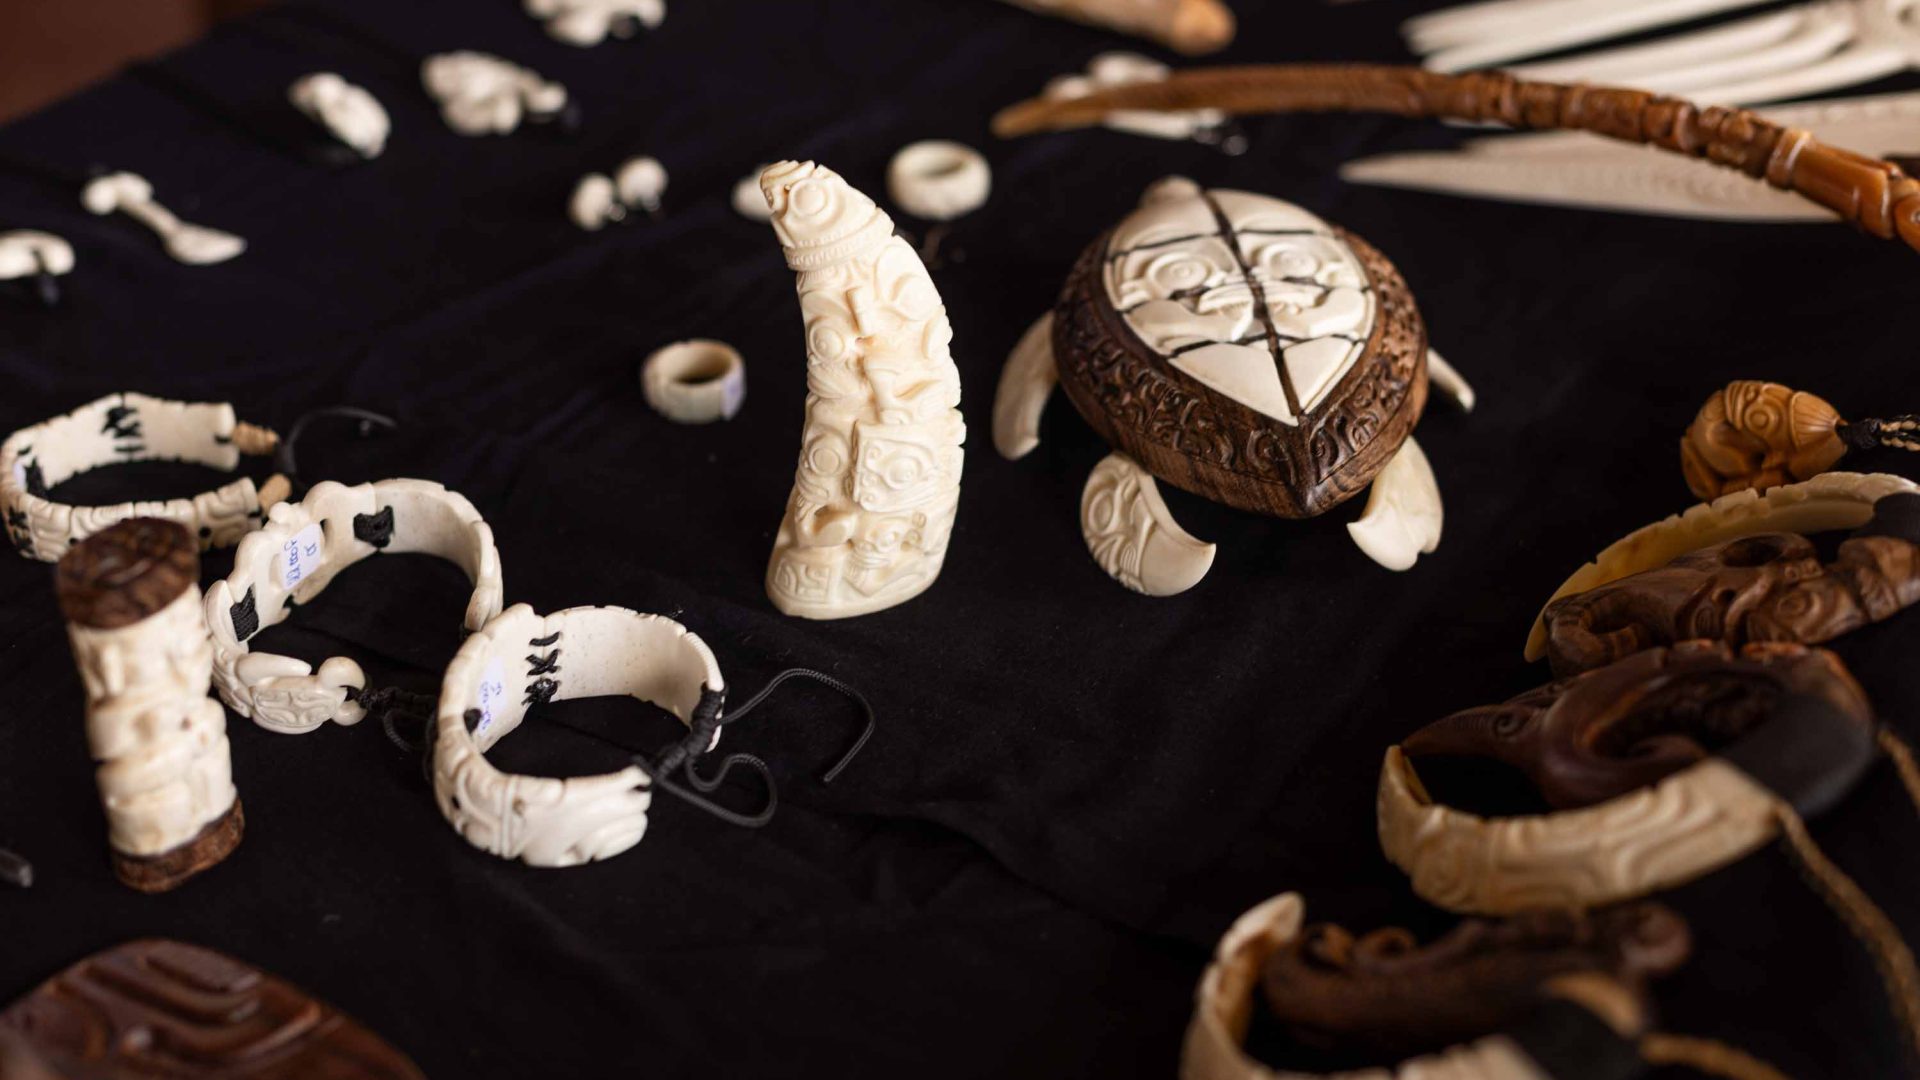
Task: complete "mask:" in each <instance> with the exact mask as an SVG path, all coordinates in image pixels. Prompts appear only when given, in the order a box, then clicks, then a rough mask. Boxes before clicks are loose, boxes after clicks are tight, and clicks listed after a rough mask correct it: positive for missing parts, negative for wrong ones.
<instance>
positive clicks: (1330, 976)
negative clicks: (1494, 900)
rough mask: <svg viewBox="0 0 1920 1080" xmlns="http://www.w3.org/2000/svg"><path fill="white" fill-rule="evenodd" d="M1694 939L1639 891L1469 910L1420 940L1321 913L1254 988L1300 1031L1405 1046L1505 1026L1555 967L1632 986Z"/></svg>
mask: <svg viewBox="0 0 1920 1080" xmlns="http://www.w3.org/2000/svg"><path fill="white" fill-rule="evenodd" d="M1691 947H1692V939H1691V935H1690V934H1689V933H1688V930H1687V924H1686V921H1685V920H1684V919H1682V918H1681V917H1680V916H1679V914H1677V913H1676V912H1674V911H1673V910H1672V909H1671V908H1668V907H1666V906H1665V905H1662V904H1655V903H1644V902H1643V903H1633V904H1624V905H1621V906H1619V907H1613V908H1602V909H1600V910H1597V911H1593V912H1583V911H1577V910H1560V911H1535V912H1525V913H1522V914H1519V915H1514V916H1511V917H1508V918H1504V919H1497V920H1495V919H1467V920H1465V921H1463V922H1461V923H1459V924H1458V925H1457V926H1455V927H1454V928H1453V929H1452V930H1450V931H1448V932H1447V933H1446V934H1444V935H1443V936H1441V937H1440V938H1438V939H1437V940H1435V941H1433V942H1431V943H1430V944H1427V945H1424V946H1423V945H1420V944H1419V943H1418V942H1417V941H1416V940H1415V938H1414V936H1413V934H1412V933H1411V932H1410V931H1407V930H1404V929H1401V928H1399V927H1387V928H1384V929H1380V930H1375V931H1373V932H1372V933H1369V934H1366V935H1364V936H1361V937H1358V938H1356V937H1355V936H1354V935H1353V934H1351V933H1349V932H1348V931H1347V930H1345V929H1344V928H1342V927H1340V926H1337V925H1334V924H1331V923H1320V924H1317V925H1313V926H1308V927H1307V928H1306V929H1305V931H1304V932H1303V933H1302V934H1301V935H1300V936H1299V937H1297V938H1295V939H1293V940H1292V941H1290V942H1288V943H1287V944H1286V945H1284V946H1283V947H1281V948H1280V949H1278V950H1276V951H1275V952H1274V953H1273V954H1272V955H1271V956H1269V957H1268V958H1267V961H1266V965H1265V967H1264V968H1263V970H1262V973H1261V987H1262V989H1263V990H1264V991H1265V995H1266V1000H1267V1008H1268V1009H1269V1010H1271V1012H1272V1013H1273V1015H1274V1016H1275V1017H1277V1018H1278V1019H1279V1020H1280V1021H1281V1022H1282V1023H1283V1024H1285V1025H1286V1026H1287V1028H1288V1030H1289V1031H1290V1032H1291V1033H1292V1034H1293V1036H1294V1037H1295V1038H1297V1039H1299V1040H1300V1041H1301V1042H1304V1043H1307V1044H1309V1045H1313V1046H1320V1047H1324V1048H1338V1049H1365V1050H1366V1051H1368V1053H1369V1054H1372V1055H1386V1056H1401V1055H1407V1054H1416V1053H1423V1052H1427V1051H1431V1050H1436V1049H1439V1048H1440V1047H1443V1046H1447V1045H1449V1044H1454V1043H1464V1042H1467V1041H1469V1040H1471V1039H1476V1038H1480V1037H1481V1036H1484V1035H1486V1034H1488V1033H1489V1032H1495V1031H1502V1030H1506V1029H1508V1028H1510V1027H1512V1026H1513V1025H1514V1024H1515V1023H1517V1022H1519V1021H1522V1020H1524V1019H1525V1017H1526V1015H1527V1014H1528V1013H1529V1012H1530V1011H1532V1010H1533V1009H1535V1008H1537V1007H1538V1006H1539V1004H1540V1002H1541V1000H1542V998H1543V997H1544V996H1545V991H1546V987H1547V984H1548V983H1549V982H1550V981H1551V980H1553V979H1555V978H1556V977H1559V976H1565V975H1571V974H1574V973H1576V972H1590V973H1598V974H1601V975H1605V976H1607V977H1608V978H1610V979H1612V980H1614V981H1616V982H1617V983H1619V984H1620V985H1622V986H1624V987H1627V988H1629V989H1631V990H1633V991H1636V992H1638V991H1639V990H1641V989H1642V988H1643V987H1644V985H1645V983H1646V981H1647V980H1648V979H1649V978H1654V977H1659V976H1663V975H1667V974H1670V973H1671V972H1673V971H1674V970H1676V969H1678V968H1679V967H1680V965H1681V964H1682V963H1684V962H1685V961H1686V959H1687V955H1688V953H1689V952H1690V951H1691Z"/></svg>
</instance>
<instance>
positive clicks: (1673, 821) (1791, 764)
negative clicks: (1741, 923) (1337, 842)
mask: <svg viewBox="0 0 1920 1080" xmlns="http://www.w3.org/2000/svg"><path fill="white" fill-rule="evenodd" d="M1415 751H1420V752H1424V753H1429V754H1432V753H1440V752H1448V753H1472V754H1480V755H1484V756H1488V757H1494V758H1499V759H1502V760H1509V761H1512V762H1513V763H1514V764H1515V765H1517V766H1518V767H1519V768H1521V769H1522V770H1523V771H1525V772H1526V773H1527V774H1528V775H1529V776H1530V777H1532V778H1533V781H1534V784H1535V786H1536V788H1538V789H1539V791H1540V792H1541V794H1542V795H1543V796H1544V797H1545V798H1547V799H1548V800H1549V801H1551V802H1554V803H1556V804H1559V805H1565V806H1577V807H1578V808H1577V809H1566V810H1558V811H1555V812H1553V813H1549V814H1540V815H1525V816H1515V817H1494V818H1488V817H1481V816H1479V815H1477V814H1473V813H1469V812H1467V811H1464V810H1460V809H1457V808H1455V807H1452V806H1448V805H1446V804H1445V803H1443V802H1439V801H1437V800H1436V799H1435V798H1434V797H1433V795H1432V794H1431V793H1430V792H1429V791H1428V790H1427V787H1426V785H1425V784H1424V783H1422V782H1421V779H1420V776H1419V774H1418V773H1417V772H1416V771H1415V770H1414V767H1413V754H1414V752H1415ZM1876 754H1877V748H1876V729H1875V726H1874V724H1873V721H1872V714H1871V712H1870V711H1868V708H1867V704H1866V700H1865V697H1864V695H1863V694H1861V692H1860V688H1859V686H1858V685H1856V684H1855V683H1854V682H1853V680H1852V678H1851V676H1848V675H1847V674H1846V671H1845V669H1844V668H1842V667H1841V666H1840V665H1839V663H1838V661H1837V660H1835V659H1834V658H1833V656H1832V654H1831V653H1827V652H1825V651H1824V650H1818V649H1808V648H1806V647H1805V646H1800V645H1783V644H1760V645H1749V646H1747V647H1746V648H1745V649H1744V650H1741V651H1740V652H1739V653H1737V654H1736V653H1735V652H1734V651H1733V650H1732V649H1730V648H1728V647H1727V646H1726V645H1723V644H1720V643H1718V642H1704V641H1701V642H1689V643H1687V644H1685V645H1680V646H1676V647H1674V648H1671V649H1666V648H1656V649H1648V650H1646V651H1645V652H1641V653H1636V654H1634V655H1633V656H1631V657H1628V658H1627V659H1626V660H1623V661H1621V662H1619V663H1617V664H1614V665H1612V666H1610V667H1606V668H1602V669H1600V670H1598V671H1593V672H1588V673H1587V674H1585V675H1581V676H1578V677H1576V678H1574V679H1570V680H1566V681H1564V682H1560V683H1555V684H1553V685H1551V686H1548V687H1545V688H1543V689H1541V690H1539V691H1536V692H1535V693H1533V694H1529V695H1524V696H1522V697H1521V698H1519V699H1516V700H1515V701H1513V702H1510V703H1508V705H1506V706H1502V707H1497V708H1494V709H1488V710H1481V711H1478V712H1469V713H1466V714H1461V717H1460V718H1458V719H1455V720H1452V721H1443V722H1442V723H1441V724H1439V725H1435V727H1434V728H1432V729H1429V730H1428V731H1426V732H1422V733H1421V734H1420V735H1418V736H1416V737H1415V738H1414V739H1411V740H1409V744H1408V745H1407V746H1406V747H1401V746H1394V747H1389V748H1388V750H1387V756H1386V761H1385V762H1384V763H1383V764H1382V766H1381V770H1380V788H1379V793H1378V800H1377V804H1376V806H1377V811H1378V814H1379V829H1380V847H1381V849H1382V850H1383V851H1384V852H1385V853H1386V855H1387V858H1388V859H1389V860H1391V861H1392V862H1393V863H1394V865H1396V866H1398V867H1400V868H1401V869H1402V870H1404V871H1406V873H1407V875H1408V876H1409V877H1410V878H1411V879H1412V885H1413V891H1414V892H1415V893H1417V894H1419V895H1420V896H1421V897H1422V898H1423V899H1425V900H1427V901H1429V902H1431V903H1433V904H1436V905H1438V906H1440V907H1443V908H1446V909H1447V910H1449V911H1458V912H1463V913H1471V914H1482V915H1487V914H1491V915H1505V914H1512V913H1514V912H1519V911H1527V910H1532V909H1538V908H1554V907H1588V906H1593V905H1597V904H1608V903H1613V902H1615V901H1619V900H1627V899H1632V898H1634V897H1639V896H1644V895H1646V894H1648V893H1650V892H1655V891H1658V890H1660V889H1667V888H1672V887H1675V886H1678V885H1683V884H1685V883H1687V882H1689V881H1692V880H1694V879H1695V878H1697V877H1700V876H1701V875H1703V874H1707V873H1710V872H1712V871H1713V870H1716V869H1718V868H1720V867H1721V866H1725V865H1726V864H1728V863H1730V862H1733V861H1734V860H1736V859H1739V858H1743V857H1745V856H1746V855H1747V854H1748V853H1750V852H1752V851H1753V850H1754V849H1756V848H1758V847H1760V846H1761V845H1762V844H1765V843H1767V842H1769V841H1771V840H1773V839H1774V838H1775V837H1777V836H1779V835H1780V834H1781V827H1782V821H1783V820H1787V819H1793V820H1798V819H1801V818H1805V817H1811V816H1813V815H1816V814H1818V813H1820V812H1821V811H1824V810H1825V809H1826V808H1828V807H1829V806H1832V805H1833V804H1835V803H1837V802H1838V801H1840V800H1841V799H1843V798H1845V797H1846V795H1847V794H1848V793H1849V792H1850V791H1851V790H1852V789H1853V787H1854V785H1855V784H1857V783H1858V782H1859V779H1860V777H1861V776H1862V775H1864V774H1865V772H1866V770H1867V769H1868V768H1870V767H1871V766H1872V764H1873V762H1874V759H1875V756H1876ZM1642 759H1651V760H1642ZM1689 761H1691V762H1692V763H1691V764H1688V762H1689ZM1649 778H1652V782H1647V781H1648V780H1649ZM1595 800H1598V801H1595Z"/></svg>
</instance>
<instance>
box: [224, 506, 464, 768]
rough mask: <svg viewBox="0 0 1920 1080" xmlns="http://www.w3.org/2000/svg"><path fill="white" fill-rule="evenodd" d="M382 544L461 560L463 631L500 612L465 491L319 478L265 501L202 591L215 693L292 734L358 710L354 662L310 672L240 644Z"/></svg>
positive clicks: (334, 662) (351, 718)
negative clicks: (469, 588) (303, 489)
mask: <svg viewBox="0 0 1920 1080" xmlns="http://www.w3.org/2000/svg"><path fill="white" fill-rule="evenodd" d="M383 551H384V552H388V553H392V554H401V553H408V552H412V553H419V554H424V555H436V556H439V557H440V558H442V559H445V560H447V561H448V562H451V563H453V564H454V565H455V566H458V567H459V568H460V569H461V570H462V571H463V572H464V573H465V574H466V575H467V578H468V580H470V581H472V582H473V595H472V598H471V599H469V600H468V602H467V609H466V614H465V617H464V618H463V619H462V621H461V625H462V626H463V627H464V628H465V629H466V630H468V631H473V630H478V629H479V628H480V627H482V626H484V625H486V622H487V620H488V619H491V618H493V617H494V616H495V615H497V614H498V613H499V611H500V604H501V598H502V585H501V579H500V553H499V552H498V551H497V550H496V549H495V548H494V543H493V529H492V528H491V527H490V526H488V525H487V523H486V522H485V521H483V520H481V518H480V513H479V511H477V510H475V509H474V508H473V504H472V503H470V502H468V501H467V500H466V498H465V497H464V496H462V495H459V494H456V493H455V492H451V491H448V490H447V489H446V488H444V487H441V486H440V485H439V484H435V483H432V482H430V481H426V480H381V481H379V482H378V483H372V484H360V485H358V486H356V487H347V486H346V485H344V484H337V483H334V482H332V481H326V482H323V483H320V484H316V485H314V488H313V490H312V491H309V492H308V493H307V497H306V498H304V499H302V500H301V501H300V502H298V503H282V504H281V505H279V506H276V507H274V508H273V509H272V510H271V511H270V512H269V513H268V514H267V522H266V524H265V525H264V526H263V527H262V528H261V529H260V531H259V532H256V533H254V534H252V535H250V536H248V537H247V538H246V539H245V540H243V541H241V543H240V549H239V550H238V551H237V552H235V554H234V559H233V573H231V574H229V575H228V576H227V578H226V580H224V581H216V582H214V583H213V587H212V588H210V589H208V590H207V599H206V621H207V627H208V629H209V630H211V631H212V634H213V644H214V684H215V686H216V687H218V689H219V691H220V697H221V700H223V701H225V702H226V703H227V705H228V707H230V708H232V709H233V711H234V712H237V713H239V714H240V715H241V716H246V717H251V718H252V719H253V721H254V723H257V724H259V725H260V726H261V727H264V728H266V729H268V730H270V731H277V732H280V733H282V734H289V735H298V734H304V733H306V732H309V731H313V730H314V729H316V728H318V727H320V726H321V725H322V724H325V723H326V722H327V721H328V720H335V721H337V722H339V723H342V724H354V723H358V722H359V721H360V720H361V719H362V718H363V717H365V716H366V709H365V708H364V707H363V706H362V705H361V704H360V702H359V697H360V692H361V691H363V690H365V689H366V685H367V681H366V675H365V673H364V672H362V671H361V670H360V665H359V664H357V663H355V662H354V661H353V660H351V659H348V658H347V657H343V656H336V657H334V658H332V659H330V660H328V661H326V662H325V663H323V664H321V665H320V669H319V670H318V671H317V672H316V671H315V670H313V668H312V667H311V666H309V665H308V664H307V663H305V662H304V661H301V660H296V659H294V658H293V657H290V656H279V655H275V654H273V653H263V652H253V651H251V650H250V649H249V647H248V644H247V643H248V641H249V640H250V639H251V638H252V637H253V636H254V635H255V634H256V633H258V632H259V631H260V630H262V629H264V628H266V627H269V626H276V625H278V624H280V623H281V622H284V621H285V620H286V619H287V617H288V616H289V615H291V614H292V613H293V608H294V607H295V606H296V605H298V604H304V603H307V602H308V601H310V600H312V599H313V598H314V597H315V596H317V595H318V594H319V593H320V592H321V591H322V590H324V589H325V588H326V587H327V586H328V585H329V584H330V583H331V582H332V581H333V579H334V577H335V576H336V575H337V574H339V573H340V572H341V571H342V570H345V569H346V568H348V567H350V566H352V565H354V564H355V563H358V562H360V561H361V560H363V559H366V558H369V557H371V556H373V555H375V554H378V553H380V552H383Z"/></svg>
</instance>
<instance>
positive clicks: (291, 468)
mask: <svg viewBox="0 0 1920 1080" xmlns="http://www.w3.org/2000/svg"><path fill="white" fill-rule="evenodd" d="M334 418H339V419H342V420H354V421H358V424H359V426H358V434H359V436H360V437H361V438H363V439H364V438H366V437H368V436H370V435H372V434H373V433H374V432H375V431H376V430H384V431H392V430H393V429H394V428H396V427H399V426H400V425H399V424H398V423H397V422H396V421H395V420H394V419H393V418H392V417H390V416H383V415H381V414H380V413H377V412H372V411H369V410H367V409H357V408H354V407H353V406H351V405H333V406H329V407H327V408H324V409H314V410H312V411H310V412H307V413H304V414H302V415H301V417H300V419H298V420H295V421H294V422H293V426H292V427H290V428H288V429H287V435H286V438H284V439H281V440H280V445H279V446H277V447H275V448H274V451H273V467H274V469H275V470H276V471H278V472H279V473H280V474H281V475H283V476H285V477H286V478H287V480H288V482H289V483H292V484H294V485H295V486H296V487H298V486H301V485H300V470H299V468H298V467H297V466H296V465H295V464H294V460H293V444H294V443H296V442H298V441H299V440H300V436H301V435H302V434H303V433H305V432H306V430H307V425H308V424H309V423H311V422H312V421H314V420H322V419H334Z"/></svg>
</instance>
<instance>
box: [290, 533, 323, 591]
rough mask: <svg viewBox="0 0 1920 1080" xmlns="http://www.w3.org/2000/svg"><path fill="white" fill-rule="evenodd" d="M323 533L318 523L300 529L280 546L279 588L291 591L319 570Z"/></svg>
mask: <svg viewBox="0 0 1920 1080" xmlns="http://www.w3.org/2000/svg"><path fill="white" fill-rule="evenodd" d="M324 539H325V532H324V531H323V530H322V529H321V528H320V523H319V522H317V521H316V522H314V523H313V524H311V525H309V526H307V527H306V528H304V529H301V530H300V531H299V532H298V533H295V534H294V537H293V539H291V540H289V541H287V542H286V543H284V544H282V545H280V587H281V588H283V589H286V590H287V591H289V592H291V591H293V588H294V586H296V585H299V584H300V583H301V582H302V581H305V580H307V578H309V577H311V576H313V573H314V571H316V570H318V569H320V548H321V543H322V541H323V540H324Z"/></svg>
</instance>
